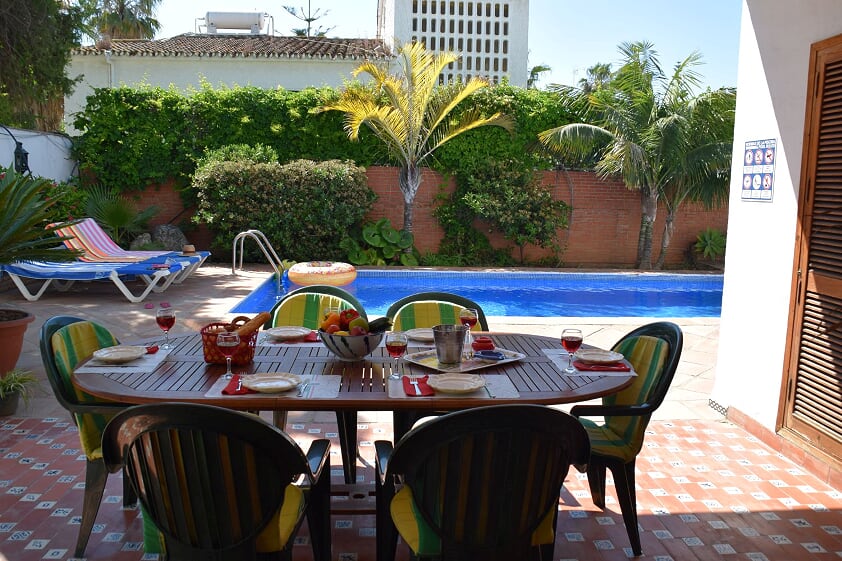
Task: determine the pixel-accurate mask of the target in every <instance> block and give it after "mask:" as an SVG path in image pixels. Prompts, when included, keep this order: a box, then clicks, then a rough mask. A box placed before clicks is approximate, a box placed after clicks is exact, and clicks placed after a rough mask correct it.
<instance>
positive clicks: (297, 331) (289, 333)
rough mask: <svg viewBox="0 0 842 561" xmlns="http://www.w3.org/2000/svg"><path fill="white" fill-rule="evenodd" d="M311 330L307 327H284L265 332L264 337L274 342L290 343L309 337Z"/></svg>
mask: <svg viewBox="0 0 842 561" xmlns="http://www.w3.org/2000/svg"><path fill="white" fill-rule="evenodd" d="M310 331H311V329H309V328H307V327H300V326H296V325H287V326H284V327H273V328H271V329H267V330H266V335H268V336H269V337H271V338H272V339H274V340H275V341H292V340H294V339H301V338H302V337H304V336H306V335H309V334H310Z"/></svg>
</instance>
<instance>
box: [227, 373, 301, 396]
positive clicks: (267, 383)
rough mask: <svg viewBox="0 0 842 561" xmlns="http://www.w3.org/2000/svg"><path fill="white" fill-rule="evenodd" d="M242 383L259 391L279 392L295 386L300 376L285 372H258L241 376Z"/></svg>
mask: <svg viewBox="0 0 842 561" xmlns="http://www.w3.org/2000/svg"><path fill="white" fill-rule="evenodd" d="M241 380H242V381H243V385H244V386H245V387H247V388H248V389H250V390H254V391H256V392H261V393H281V392H288V391H289V390H291V389H294V388H297V387H298V385H299V384H300V383H301V377H300V376H297V375H295V374H289V373H286V372H274V373H269V372H265V373H258V374H250V375H248V376H242V377H241Z"/></svg>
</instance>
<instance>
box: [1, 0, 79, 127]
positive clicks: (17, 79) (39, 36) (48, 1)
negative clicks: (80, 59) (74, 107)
mask: <svg viewBox="0 0 842 561" xmlns="http://www.w3.org/2000/svg"><path fill="white" fill-rule="evenodd" d="M81 21H82V12H81V10H80V9H79V7H77V6H70V5H69V4H65V3H64V2H59V1H57V0H27V1H26V2H0V122H2V123H5V124H7V125H10V126H17V127H21V128H37V129H40V130H47V131H54V130H58V129H59V127H60V124H61V119H62V114H63V112H64V106H63V99H64V96H65V94H68V93H70V92H71V91H72V90H73V85H74V84H75V81H76V80H74V79H73V78H70V77H68V76H67V75H66V73H65V69H66V67H67V65H68V64H69V63H70V51H71V49H72V48H73V47H75V46H78V45H79V44H80V39H81V36H80V33H79V31H78V30H79V29H80V27H81Z"/></svg>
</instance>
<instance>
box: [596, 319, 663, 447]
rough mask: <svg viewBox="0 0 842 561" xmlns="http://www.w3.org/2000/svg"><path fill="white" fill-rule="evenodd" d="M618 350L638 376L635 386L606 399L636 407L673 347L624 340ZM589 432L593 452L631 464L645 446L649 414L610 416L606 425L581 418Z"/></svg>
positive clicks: (644, 339) (642, 338)
mask: <svg viewBox="0 0 842 561" xmlns="http://www.w3.org/2000/svg"><path fill="white" fill-rule="evenodd" d="M614 350H615V351H617V352H619V353H623V355H624V356H625V357H626V359H627V360H628V361H629V362H630V363H631V365H632V366H633V367H634V370H635V372H637V377H636V378H635V379H634V382H633V383H632V385H631V386H629V387H627V388H626V389H624V390H622V391H620V392H618V393H616V394H613V395H609V396H607V397H605V398H603V400H602V402H603V404H605V405H634V404H639V403H643V402H645V401H646V400H647V399H648V398H649V394H650V392H651V391H652V388H654V387H655V385H656V383H657V381H658V378H659V377H660V376H661V374H662V373H663V370H664V363H665V362H666V359H667V355H668V354H669V344H668V343H667V342H666V341H664V340H663V339H659V338H657V337H650V336H648V335H644V336H640V337H630V338H628V339H623V340H622V341H620V342H619V343H618V344H617V345H616V346H615V347H614ZM579 420H580V421H581V422H582V424H583V425H584V427H585V429H586V430H587V431H588V437H589V438H590V441H591V452H592V453H594V454H600V455H603V456H610V457H614V458H618V459H620V460H622V461H624V462H629V461H631V460H632V459H634V457H635V456H637V454H638V452H640V449H641V447H642V446H643V437H644V433H645V429H646V426H647V425H648V424H649V415H636V416H631V415H630V416H614V417H606V418H605V422H604V424H598V423H595V422H594V421H592V420H590V419H584V418H581V419H579Z"/></svg>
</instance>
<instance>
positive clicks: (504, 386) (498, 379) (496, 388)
mask: <svg viewBox="0 0 842 561" xmlns="http://www.w3.org/2000/svg"><path fill="white" fill-rule="evenodd" d="M430 376H436V374H430ZM483 378H485V386H486V387H487V388H488V390H489V391H490V392H491V395H493V396H494V397H495V398H501V397H503V398H507V399H508V398H516V397H520V394H519V393H518V391H517V389H516V388H515V385H514V384H513V383H512V381H511V380H509V377H508V376H506V375H505V374H487V375H483ZM386 382H387V383H388V384H387V389H388V392H389V397H390V398H391V397H393V398H395V399H429V398H427V397H426V396H409V395H406V392H404V389H403V381H402V380H386ZM435 397H437V398H465V397H484V398H486V399H491V398H490V397H489V395H488V392H486V391H485V388H480V389H478V390H477V391H475V392H471V393H463V394H451V393H436V394H435Z"/></svg>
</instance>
